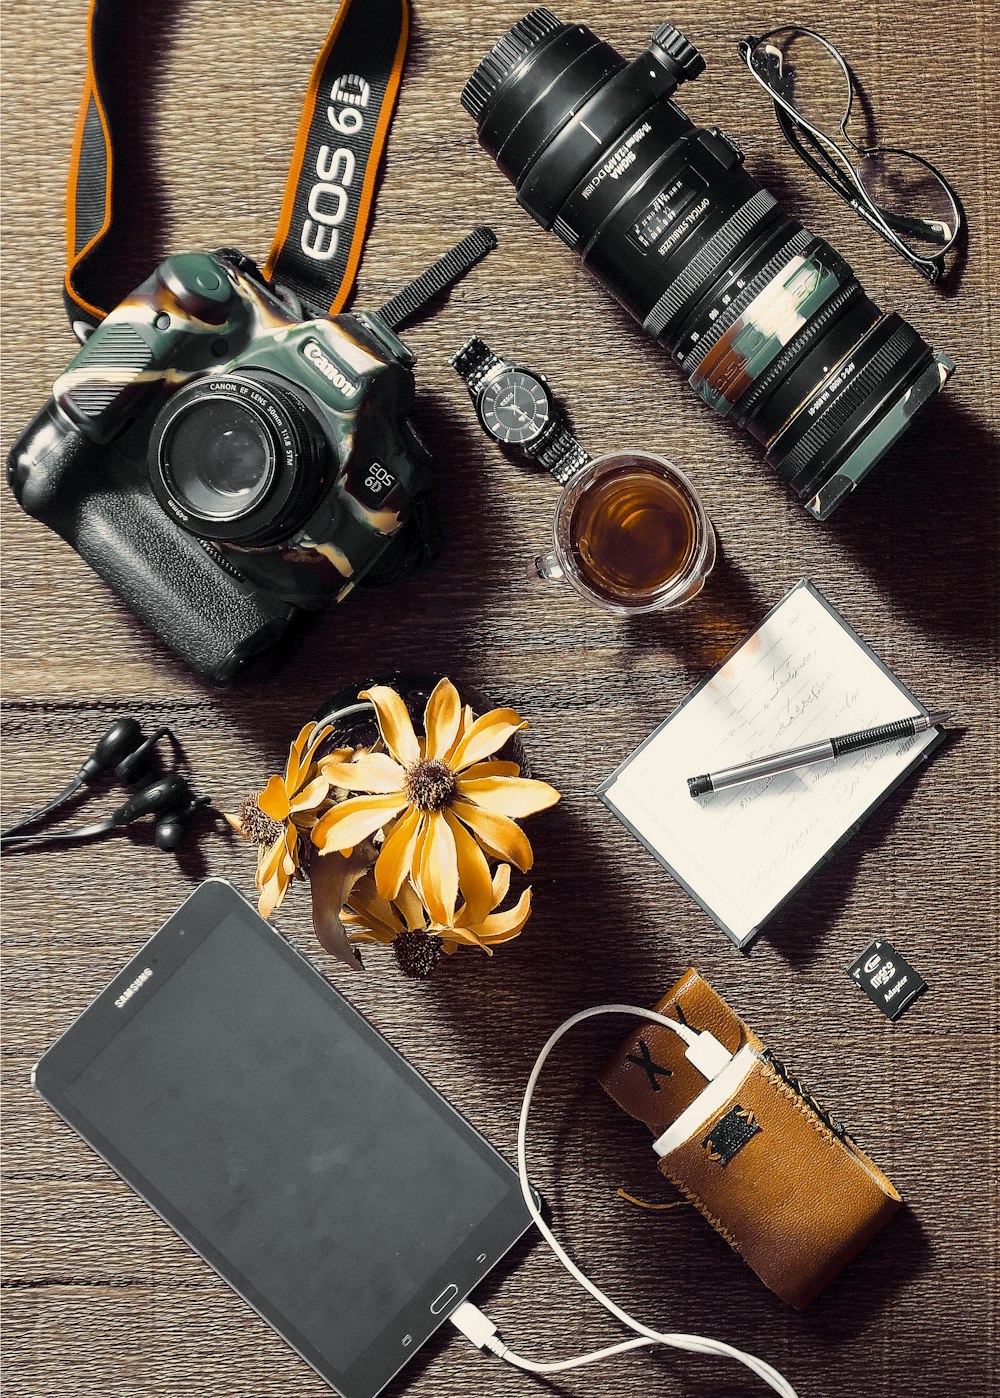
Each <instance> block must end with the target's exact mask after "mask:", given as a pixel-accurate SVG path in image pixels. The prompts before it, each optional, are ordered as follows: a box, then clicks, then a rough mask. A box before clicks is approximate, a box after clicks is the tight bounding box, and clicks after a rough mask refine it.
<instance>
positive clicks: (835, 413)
mask: <svg viewBox="0 0 1000 1398" xmlns="http://www.w3.org/2000/svg"><path fill="white" fill-rule="evenodd" d="M919 339H920V336H919V335H918V334H917V332H916V331H915V330H914V328H913V326H912V325H908V324H907V322H906V321H905V320H904V321H903V322H902V323H901V324H900V325H898V326H897V327H896V329H895V330H894V331H893V333H892V334H891V335H890V336H889V338H888V340H886V342H885V344H884V345H883V346H882V347H881V349H879V350H877V351H876V352H875V354H874V355H873V356H872V358H871V359H870V360H869V361H868V363H867V364H866V365H865V366H864V368H863V369H861V371H860V372H859V373H858V375H857V377H856V378H855V380H854V382H853V383H852V384H850V385H849V386H848V387H847V388H844V389H842V390H841V391H840V392H839V393H837V394H835V395H834V398H833V400H832V402H831V403H830V405H829V407H828V408H827V409H826V411H825V412H824V413H823V414H822V416H821V417H820V418H819V419H818V420H817V421H816V422H814V423H813V425H812V427H810V428H809V430H808V432H806V434H805V436H804V437H801V438H800V439H799V441H798V442H796V444H795V445H794V446H793V447H792V448H791V449H790V450H789V452H788V455H787V456H786V457H784V459H783V460H782V461H781V464H780V467H779V470H780V471H781V475H782V476H783V478H784V479H785V480H786V481H788V482H789V484H795V482H796V477H798V476H799V475H800V474H801V473H802V472H803V471H804V470H805V469H806V467H808V466H809V465H811V463H812V462H813V460H814V458H815V457H816V455H817V453H818V452H819V450H820V448H821V447H822V446H824V444H825V443H826V442H827V441H829V439H830V438H831V437H832V436H833V434H834V433H835V432H836V431H838V429H839V428H841V427H842V426H843V425H844V423H845V422H846V421H847V419H848V418H849V417H850V416H851V414H852V413H854V412H856V411H857V409H858V408H860V407H861V405H862V403H863V402H864V401H865V399H866V398H867V397H868V395H869V394H870V393H871V392H872V390H873V389H874V388H875V386H876V385H877V384H878V382H879V380H880V379H882V378H884V376H885V375H886V374H887V373H889V371H890V370H891V369H894V368H895V367H896V365H897V364H898V363H899V361H900V360H901V359H902V358H903V356H904V355H906V354H907V353H908V352H909V351H910V350H911V349H912V348H913V346H914V345H915V344H916V343H917V342H918V340H919ZM779 443H780V438H779ZM779 450H780V446H779ZM770 454H771V453H770V452H768V455H769V456H770ZM806 488H808V487H806Z"/></svg>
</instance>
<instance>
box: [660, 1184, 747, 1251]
mask: <svg viewBox="0 0 1000 1398" xmlns="http://www.w3.org/2000/svg"><path fill="white" fill-rule="evenodd" d="M660 1174H661V1175H663V1176H665V1177H666V1179H668V1180H669V1181H670V1183H671V1184H672V1185H673V1186H674V1188H675V1189H679V1190H680V1192H681V1193H682V1194H683V1195H684V1198H685V1199H686V1200H687V1201H688V1203H689V1204H693V1205H694V1207H695V1208H696V1209H697V1210H698V1212H699V1213H700V1214H701V1215H702V1217H703V1218H704V1219H705V1221H706V1222H707V1223H710V1224H711V1225H712V1227H713V1228H714V1229H715V1231H716V1233H718V1234H719V1235H720V1236H721V1237H723V1238H725V1240H726V1242H727V1243H728V1244H729V1246H730V1247H731V1248H733V1249H735V1251H736V1252H738V1253H739V1254H740V1256H741V1257H742V1256H743V1249H742V1248H741V1247H740V1245H739V1243H738V1242H737V1240H736V1238H735V1236H734V1235H733V1234H732V1233H731V1232H730V1231H729V1229H728V1228H727V1227H726V1225H725V1224H724V1223H723V1222H722V1219H721V1218H719V1217H718V1215H717V1214H713V1213H712V1210H711V1209H710V1208H709V1207H708V1205H707V1204H706V1203H705V1201H704V1199H702V1197H701V1196H700V1195H699V1194H696V1193H695V1192H694V1190H693V1189H690V1188H689V1187H688V1186H687V1185H686V1184H684V1183H683V1182H682V1181H681V1180H679V1179H678V1178H677V1176H676V1175H672V1174H671V1173H670V1171H669V1170H665V1169H664V1168H663V1165H662V1163H661V1165H660Z"/></svg>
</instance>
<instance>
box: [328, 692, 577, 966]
mask: <svg viewBox="0 0 1000 1398" xmlns="http://www.w3.org/2000/svg"><path fill="white" fill-rule="evenodd" d="M359 698H361V699H368V700H369V701H370V702H371V704H372V705H373V706H374V708H375V712H376V714H377V716H378V724H379V729H380V731H381V734H382V738H383V741H384V743H385V745H386V747H387V748H388V752H379V753H376V752H368V753H361V754H359V755H357V756H355V757H354V758H353V760H351V761H345V760H344V759H343V757H342V756H340V755H339V754H338V755H335V756H333V757H331V758H328V759H326V760H325V761H324V762H322V763H321V764H320V768H321V771H322V774H323V776H324V777H325V778H326V780H327V781H328V782H329V783H330V785H331V786H334V787H338V788H341V789H342V790H345V791H349V792H360V793H364V794H362V795H357V796H353V797H348V798H347V799H346V800H344V801H341V802H339V803H338V804H337V805H336V806H334V807H331V808H330V809H329V810H327V811H326V812H325V813H324V814H322V815H321V816H320V817H319V819H318V820H317V821H316V823H315V825H314V827H313V829H312V842H313V844H314V845H315V846H316V848H317V849H318V850H319V851H320V853H321V854H326V853H328V852H329V851H332V850H340V851H342V852H347V851H349V850H351V849H352V848H353V847H354V846H355V845H356V844H359V843H360V842H361V841H363V840H365V839H368V838H369V837H370V836H372V835H374V834H375V833H376V832H377V831H379V830H381V831H383V832H384V840H383V843H382V849H381V852H380V854H379V856H378V860H377V862H376V864H375V879H374V883H375V892H376V894H377V896H378V898H379V900H380V901H381V902H382V903H384V904H386V905H388V904H390V903H392V902H393V901H397V902H398V899H399V898H400V896H404V897H405V894H403V890H404V888H405V887H406V885H407V881H408V880H409V881H410V882H411V883H412V887H413V890H415V892H416V893H417V894H418V895H419V900H421V901H422V902H423V904H424V907H425V908H426V909H427V912H428V913H429V915H430V918H431V920H432V924H433V925H434V926H436V927H441V928H445V929H452V930H457V924H458V920H459V916H460V915H459V914H457V913H456V904H457V901H458V896H459V893H460V892H461V895H462V897H463V898H464V900H465V903H464V907H463V909H462V912H461V916H463V917H464V918H465V919H466V921H465V923H464V926H463V930H464V931H466V932H468V931H469V930H470V929H471V928H472V927H474V926H479V925H484V919H486V918H487V915H488V914H489V913H490V912H491V910H492V909H493V908H494V907H495V906H496V904H495V900H494V897H493V882H492V879H491V876H490V869H489V864H488V863H487V859H486V855H490V856H492V857H493V858H495V859H503V860H505V861H509V862H510V863H513V864H516V865H517V867H518V868H519V869H521V870H524V871H527V870H528V869H530V868H531V865H532V862H533V855H532V850H531V845H530V844H529V842H528V839H527V836H526V835H525V834H524V832H523V831H522V830H521V829H520V827H519V826H518V825H517V824H516V823H515V822H516V821H517V820H518V819H520V818H521V817H523V816H527V815H532V814H533V813H534V812H536V811H541V810H544V809H545V808H546V807H547V806H551V805H554V804H555V802H556V801H558V800H559V793H558V791H556V790H555V788H554V787H552V786H550V785H549V784H548V783H547V782H541V781H532V780H529V779H527V778H524V777H522V776H521V775H520V768H519V767H518V765H517V763H516V762H502V761H498V760H496V759H495V758H494V757H493V755H494V754H495V753H497V752H498V751H499V750H500V749H501V748H502V747H503V746H504V744H505V743H506V742H507V741H508V739H509V738H511V737H512V736H513V734H515V733H517V732H519V731H520V730H521V729H522V728H524V727H526V724H525V723H524V721H523V720H522V718H521V716H520V714H518V713H516V712H515V710H513V709H492V710H490V712H489V713H486V714H483V715H482V716H481V717H480V718H477V719H474V718H473V716H472V713H471V710H469V709H465V710H464V711H463V708H462V703H461V700H460V699H459V696H458V692H457V690H456V689H455V686H454V685H453V684H452V683H451V681H450V680H448V679H443V680H441V681H440V682H439V683H438V684H437V686H436V687H435V689H434V692H433V693H432V694H431V696H430V698H429V699H428V701H427V706H426V709H425V711H424V738H423V739H422V740H420V739H418V738H417V735H416V733H415V732H414V729H413V724H412V723H411V721H410V715H409V713H408V712H407V709H406V705H405V704H404V703H403V700H402V699H401V698H400V697H399V695H398V694H397V693H396V692H395V690H393V689H390V688H389V687H388V686H387V685H375V686H373V687H372V688H371V689H370V690H365V691H363V692H362V693H361V695H360V696H359ZM489 759H493V760H489ZM361 882H362V883H363V882H364V881H363V880H362V881H361ZM360 886H361V885H360V884H359V885H357V886H356V888H359V887H360ZM518 906H519V907H520V904H519V905H518ZM529 906H530V899H529ZM498 916H499V915H498ZM526 917H527V912H525V918H526ZM521 925H522V926H523V921H522V924H521ZM411 930H414V929H411ZM518 931H520V927H518ZM514 935H516V934H514ZM447 940H448V938H447V934H446V935H445V941H446V943H447ZM458 940H463V939H462V938H459V939H458Z"/></svg>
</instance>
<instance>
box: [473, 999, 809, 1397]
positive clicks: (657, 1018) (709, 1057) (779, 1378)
mask: <svg viewBox="0 0 1000 1398" xmlns="http://www.w3.org/2000/svg"><path fill="white" fill-rule="evenodd" d="M606 1014H625V1015H631V1016H633V1017H634V1018H637V1019H644V1020H649V1021H651V1022H652V1023H654V1024H662V1025H664V1026H665V1027H666V1028H667V1029H672V1030H673V1031H674V1033H675V1034H677V1035H678V1036H679V1037H680V1038H682V1039H683V1040H684V1042H685V1044H686V1045H687V1048H686V1049H685V1051H684V1056H685V1058H687V1059H689V1060H690V1062H691V1063H693V1064H694V1066H695V1068H697V1069H698V1071H699V1072H700V1073H701V1075H702V1077H704V1078H705V1079H706V1080H707V1081H708V1082H712V1081H713V1080H714V1079H715V1078H717V1077H718V1076H719V1074H720V1073H721V1072H722V1071H723V1070H724V1069H725V1068H726V1067H728V1065H729V1064H730V1063H731V1062H732V1061H733V1057H734V1055H733V1054H731V1053H729V1052H728V1050H727V1049H726V1048H725V1047H724V1046H723V1045H722V1044H720V1043H719V1041H718V1039H716V1038H714V1037H713V1035H711V1034H709V1033H707V1032H704V1031H699V1030H697V1029H692V1028H691V1027H690V1025H687V1024H683V1023H680V1022H678V1021H677V1020H673V1019H668V1018H667V1017H666V1016H665V1015H661V1014H658V1013H657V1012H656V1011H655V1010H644V1009H640V1008H639V1007H638V1006H636V1005H596V1006H594V1008H593V1009H588V1010H581V1011H580V1012H579V1013H578V1014H575V1015H571V1016H570V1018H569V1019H567V1020H564V1022H563V1023H562V1024H560V1025H559V1027H558V1029H556V1030H554V1031H553V1032H552V1034H550V1036H549V1038H548V1040H547V1041H546V1043H545V1044H544V1046H543V1047H542V1050H541V1052H540V1053H539V1055H538V1057H537V1058H536V1059H535V1064H534V1067H533V1068H532V1070H531V1073H530V1075H529V1077H528V1085H527V1087H526V1088H525V1090H524V1097H523V1098H522V1100H521V1115H520V1119H519V1121H518V1128H517V1174H518V1179H519V1181H520V1184H521V1194H522V1196H523V1198H524V1203H525V1206H526V1208H527V1210H528V1213H529V1214H530V1215H531V1218H532V1221H533V1222H534V1224H535V1227H536V1228H537V1229H538V1231H539V1233H541V1235H542V1237H543V1238H544V1239H545V1241H546V1242H547V1243H548V1245H549V1247H550V1248H551V1249H552V1251H553V1252H554V1253H555V1255H556V1257H558V1259H559V1261H560V1262H561V1263H562V1264H563V1266H564V1267H565V1268H566V1270H567V1271H568V1272H569V1274H570V1275H571V1276H572V1277H573V1278H574V1280H576V1281H578V1282H579V1283H580V1285H581V1286H582V1287H583V1288H584V1289H585V1290H586V1291H589V1292H590V1294H591V1296H593V1297H594V1299H595V1300H596V1301H599V1302H600V1303H601V1305H602V1306H603V1307H604V1308H605V1310H608V1311H610V1312H611V1314H612V1315H613V1316H615V1317H617V1319H618V1320H620V1321H621V1322H622V1323H623V1324H624V1325H626V1326H628V1328H629V1329H630V1330H634V1331H635V1332H636V1334H637V1336H638V1338H637V1339H634V1340H622V1341H621V1342H620V1343H618V1344H616V1345H608V1346H607V1347H606V1348H605V1349H599V1350H593V1351H592V1352H591V1353H590V1354H581V1355H578V1356H576V1357H575V1358H573V1359H562V1360H555V1361H553V1362H550V1363H536V1362H535V1361H533V1360H530V1359H524V1358H523V1357H522V1356H521V1355H519V1354H515V1353H514V1351H513V1350H511V1349H510V1348H508V1346H507V1345H505V1344H504V1342H503V1341H502V1340H501V1338H500V1336H499V1334H498V1333H497V1327H496V1325H495V1324H494V1322H493V1321H492V1320H490V1318H489V1316H487V1315H484V1314H483V1312H482V1311H481V1310H480V1309H479V1308H478V1306H475V1305H473V1303H472V1302H471V1301H463V1302H462V1304H461V1305H460V1306H459V1307H458V1308H457V1309H456V1310H455V1311H454V1312H453V1313H452V1315H451V1316H450V1320H451V1323H452V1324H453V1325H454V1326H455V1327H456V1329H458V1330H460V1331H461V1333H462V1334H463V1335H464V1336H465V1337H466V1339H468V1340H470V1341H471V1343H472V1344H474V1345H475V1346H476V1348H477V1349H488V1350H489V1351H490V1353H491V1354H495V1355H496V1356H497V1358H499V1359H504V1360H506V1362H507V1363H508V1364H513V1365H514V1367H515V1368H518V1369H524V1370H526V1371H527V1372H528V1373H532V1374H558V1373H562V1372H564V1371H565V1370H567V1369H578V1368H581V1367H582V1366H583V1365H584V1364H593V1363H595V1362H596V1361H597V1360H600V1359H609V1358H611V1357H612V1356H613V1355H616V1354H624V1353H625V1352H626V1351H628V1350H633V1349H640V1348H642V1347H643V1346H645V1345H657V1344H658V1345H671V1346H672V1347H673V1348H675V1349H683V1350H689V1351H691V1352H692V1353H695V1354H716V1355H720V1356H723V1357H725V1358H728V1359H735V1360H737V1362H738V1363H740V1364H745V1365H746V1367H747V1368H748V1369H749V1370H750V1372H751V1373H753V1374H756V1375H757V1377H758V1378H760V1379H763V1381H764V1382H765V1383H766V1384H767V1385H768V1386H769V1387H770V1388H772V1389H773V1390H774V1391H775V1393H778V1394H780V1395H781V1398H797V1395H796V1392H795V1389H794V1388H793V1387H792V1385H791V1384H790V1383H789V1382H788V1380H787V1379H786V1378H785V1377H784V1376H783V1375H782V1374H780V1373H779V1372H778V1370H777V1369H775V1368H773V1367H772V1365H770V1364H768V1363H767V1361H766V1360H763V1359H758V1358H757V1356H756V1355H753V1354H748V1353H747V1352H746V1351H745V1350H740V1349H737V1348H736V1347H735V1346H734V1345H727V1344H726V1343H725V1342H724V1341H723V1340H711V1339H707V1338H705V1337H704V1336H702V1335H683V1334H676V1333H667V1332H663V1331H659V1330H654V1329H652V1327H650V1326H648V1325H645V1324H644V1323H643V1322H642V1321H641V1320H636V1319H635V1317H634V1316H631V1315H629V1313H628V1312H627V1311H626V1310H624V1309H623V1308H622V1307H621V1306H619V1305H618V1304H617V1303H616V1302H615V1301H612V1299H611V1298H610V1296H607V1295H606V1294H605V1293H604V1292H603V1291H602V1290H601V1289H600V1287H598V1286H597V1285H596V1284H595V1283H594V1282H592V1281H591V1280H590V1278H589V1277H588V1276H586V1275H585V1274H584V1273H583V1272H582V1271H581V1270H580V1268H579V1267H577V1265H576V1263H575V1262H574V1261H573V1259H572V1258H571V1257H570V1256H569V1254H568V1253H567V1252H566V1250H565V1248H564V1247H563V1246H562V1244H561V1243H560V1242H559V1240H558V1239H557V1238H556V1236H555V1234H554V1233H553V1232H552V1230H551V1229H550V1228H549V1226H548V1224H547V1223H546V1222H545V1220H544V1218H543V1217H542V1213H541V1209H540V1208H539V1206H538V1204H537V1203H536V1202H535V1196H534V1194H533V1193H532V1190H531V1183H530V1181H529V1179H528V1156H527V1136H528V1113H529V1112H530V1110H531V1099H532V1097H533V1096H534V1092H535V1086H536V1084H537V1082H538V1078H539V1075H540V1074H541V1071H542V1068H543V1066H544V1064H545V1060H546V1059H547V1058H548V1056H549V1054H550V1053H551V1052H552V1050H553V1049H554V1048H555V1046H556V1044H557V1043H558V1042H559V1040H560V1039H561V1038H562V1037H563V1035H564V1034H567V1033H568V1032H569V1030H571V1029H573V1028H574V1027H575V1026H576V1025H577V1024H580V1023H581V1022H582V1021H583V1020H585V1019H591V1018H593V1017H594V1016H595V1015H606Z"/></svg>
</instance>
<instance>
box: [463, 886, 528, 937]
mask: <svg viewBox="0 0 1000 1398" xmlns="http://www.w3.org/2000/svg"><path fill="white" fill-rule="evenodd" d="M530 916H531V889H530V888H526V889H525V890H524V892H523V893H522V894H521V896H520V898H519V899H518V900H517V902H516V903H515V905H514V907H513V908H508V909H507V910H506V912H502V913H493V914H491V916H490V917H488V918H485V919H484V920H483V921H482V922H481V923H480V924H479V926H478V927H474V928H472V929H471V930H472V931H473V932H478V934H479V936H480V937H482V939H483V941H485V942H491V943H492V944H493V946H498V945H499V944H500V943H501V942H509V941H510V940H511V939H512V938H513V937H516V936H517V934H518V933H519V932H520V931H521V928H522V927H523V926H524V924H525V923H526V922H527V921H528V918H529V917H530Z"/></svg>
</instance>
